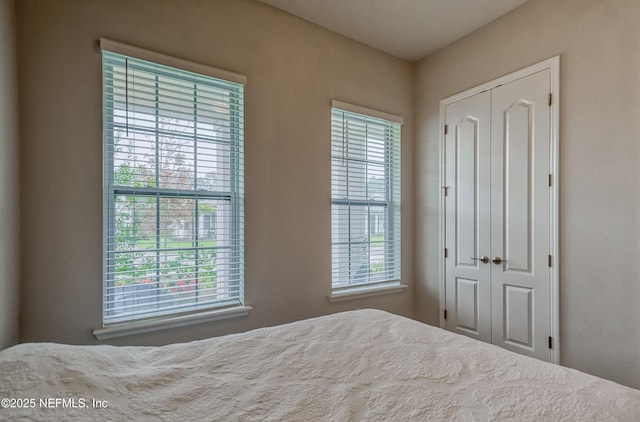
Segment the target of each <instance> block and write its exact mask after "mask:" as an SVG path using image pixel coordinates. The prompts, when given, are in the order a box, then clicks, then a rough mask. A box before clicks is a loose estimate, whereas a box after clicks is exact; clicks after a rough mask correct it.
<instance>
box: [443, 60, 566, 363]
mask: <svg viewBox="0 0 640 422" xmlns="http://www.w3.org/2000/svg"><path fill="white" fill-rule="evenodd" d="M545 69H549V70H550V73H551V93H550V94H551V95H552V102H551V121H550V127H551V133H550V136H551V139H550V142H551V145H550V156H549V168H550V172H551V187H550V193H549V194H550V195H551V197H550V205H551V210H550V211H551V221H550V230H551V233H550V241H551V244H550V245H549V248H550V254H551V257H552V265H551V280H550V283H551V286H550V292H551V297H550V298H549V301H550V308H551V315H550V318H551V333H550V335H551V337H552V338H553V347H552V349H551V362H553V363H557V364H559V363H560V314H559V310H560V298H559V280H560V278H559V276H560V248H559V236H558V232H559V230H558V221H559V207H558V203H559V196H558V194H559V189H558V187H559V182H560V177H559V171H558V170H559V168H558V166H559V160H558V152H559V145H558V135H559V124H558V122H559V114H560V56H554V57H551V58H549V59H547V60H544V61H542V62H540V63H536V64H534V65H532V66H528V67H526V68H524V69H521V70H518V71H516V72H513V73H510V74H508V75H504V76H501V77H499V78H497V79H494V80H492V81H489V82H486V83H484V84H482V85H479V86H477V87H474V88H471V89H467V90H465V91H462V92H460V93H458V94H455V95H452V96H451V97H447V98H444V99H443V100H440V126H439V128H440V152H439V154H440V181H439V182H440V186H441V187H443V188H444V187H445V183H446V182H445V180H446V179H445V155H444V152H445V144H444V142H445V136H444V125H445V109H446V107H447V105H449V104H451V103H454V102H456V101H460V100H463V99H465V98H467V97H471V96H472V95H476V94H479V93H481V92H483V91H486V90H489V89H493V88H496V87H498V86H500V85H504V84H506V83H509V82H512V81H515V80H517V79H520V78H524V77H526V76H529V75H532V74H534V73H537V72H540V71H542V70H545ZM444 191H445V190H444V189H440V196H439V209H440V216H439V220H440V221H439V224H440V252H439V259H438V263H439V280H440V327H442V328H445V327H446V321H445V319H444V310H445V309H446V306H445V304H446V302H445V299H446V297H445V292H446V290H445V286H446V283H445V282H446V280H445V257H444V248H445V219H444V216H445V200H444V194H445V192H444Z"/></svg>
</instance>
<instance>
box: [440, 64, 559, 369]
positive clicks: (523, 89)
mask: <svg viewBox="0 0 640 422" xmlns="http://www.w3.org/2000/svg"><path fill="white" fill-rule="evenodd" d="M550 84H551V77H550V70H548V69H546V70H542V71H539V72H537V73H533V74H531V75H529V76H525V77H522V78H520V79H516V80H515V81H512V82H509V83H505V84H503V85H500V86H498V87H496V88H493V89H489V90H486V91H484V92H481V93H479V94H476V95H473V96H470V97H467V98H465V99H462V100H459V101H456V102H453V103H450V104H448V105H447V106H446V108H445V122H446V124H447V131H446V134H445V148H444V154H445V157H444V162H445V185H446V186H445V188H446V196H445V247H446V251H447V257H446V259H445V303H446V310H447V318H446V327H447V329H449V330H451V331H455V332H457V333H460V334H464V335H467V336H469V337H473V338H476V339H478V340H482V341H486V342H491V343H493V344H496V345H499V346H501V347H504V348H506V349H510V350H513V351H516V352H519V353H523V354H526V355H529V356H534V357H536V358H539V359H543V360H546V361H550V360H551V357H552V355H551V349H550V348H549V336H550V335H551V302H550V301H551V286H550V283H551V269H550V267H549V265H550V264H549V259H550V258H549V254H550V248H551V246H550V245H551V239H550V237H551V227H550V224H551V202H550V199H551V195H550V188H549V174H550V146H551V132H550V121H551V120H550V119H551V112H550V110H551V109H550V106H549V92H550V89H551V87H550Z"/></svg>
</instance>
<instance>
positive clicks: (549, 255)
mask: <svg viewBox="0 0 640 422" xmlns="http://www.w3.org/2000/svg"><path fill="white" fill-rule="evenodd" d="M549 266H551V255H549Z"/></svg>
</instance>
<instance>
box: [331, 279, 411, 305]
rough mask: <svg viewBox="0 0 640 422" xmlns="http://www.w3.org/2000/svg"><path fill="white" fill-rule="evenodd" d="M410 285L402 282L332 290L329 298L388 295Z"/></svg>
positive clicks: (338, 300)
mask: <svg viewBox="0 0 640 422" xmlns="http://www.w3.org/2000/svg"><path fill="white" fill-rule="evenodd" d="M407 287H408V286H407V285H406V284H400V283H389V284H382V285H377V286H360V287H353V288H350V289H344V290H340V291H336V292H332V293H331V294H330V295H329V296H328V297H327V299H328V300H329V302H331V303H334V302H342V301H344V300H352V299H360V298H364V297H370V296H378V295H386V294H392V293H400V292H403V291H404V290H405V289H406V288H407Z"/></svg>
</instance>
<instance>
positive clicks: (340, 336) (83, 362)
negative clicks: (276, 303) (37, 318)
mask: <svg viewBox="0 0 640 422" xmlns="http://www.w3.org/2000/svg"><path fill="white" fill-rule="evenodd" d="M0 399H3V400H2V406H0V420H92V421H102V420H111V421H114V420H115V421H120V420H123V421H124V420H135V421H144V420H166V421H214V420H215V421H351V420H353V421H361V420H370V421H407V420H418V421H421V420H424V421H438V420H447V421H449V420H462V421H474V420H477V421H484V420H515V421H544V420H549V421H565V420H566V421H615V420H624V421H637V420H640V391H639V390H634V389H631V388H627V387H624V386H621V385H619V384H615V383H613V382H610V381H605V380H602V379H599V378H596V377H593V376H590V375H587V374H584V373H581V372H578V371H575V370H571V369H568V368H564V367H561V366H557V365H552V364H548V363H544V362H541V361H538V360H535V359H532V358H528V357H525V356H520V355H517V354H514V353H511V352H508V351H506V350H502V349H500V348H498V347H494V346H492V345H488V344H484V343H480V342H477V341H475V340H472V339H468V338H466V337H462V336H459V335H456V334H453V333H450V332H447V331H444V330H441V329H439V328H435V327H431V326H428V325H425V324H422V323H419V322H416V321H412V320H410V319H406V318H403V317H399V316H395V315H392V314H389V313H386V312H382V311H375V310H359V311H352V312H345V313H340V314H335V315H330V316H325V317H320V318H315V319H310V320H305V321H299V322H294V323H291V324H286V325H281V326H277V327H271V328H263V329H258V330H254V331H250V332H247V333H243V334H234V335H229V336H225V337H218V338H211V339H207V340H200V341H194V342H191V343H185V344H172V345H168V346H162V347H113V346H67V345H60V344H51V343H40V344H22V345H17V346H14V347H11V348H9V349H6V350H4V351H2V352H0ZM7 399H9V400H10V401H7Z"/></svg>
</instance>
